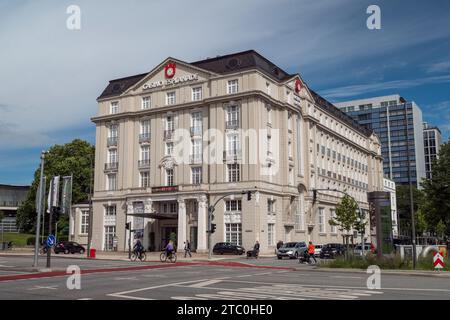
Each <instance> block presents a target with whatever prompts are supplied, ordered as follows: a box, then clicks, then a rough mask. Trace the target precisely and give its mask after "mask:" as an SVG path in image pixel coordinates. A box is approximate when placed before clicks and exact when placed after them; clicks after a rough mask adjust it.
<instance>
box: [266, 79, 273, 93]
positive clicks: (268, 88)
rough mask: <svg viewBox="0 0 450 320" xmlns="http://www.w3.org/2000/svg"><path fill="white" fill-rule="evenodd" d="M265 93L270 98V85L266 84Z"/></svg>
mask: <svg viewBox="0 0 450 320" xmlns="http://www.w3.org/2000/svg"><path fill="white" fill-rule="evenodd" d="M266 93H267V94H268V95H269V96H270V94H271V93H272V92H271V90H270V83H269V82H266Z"/></svg>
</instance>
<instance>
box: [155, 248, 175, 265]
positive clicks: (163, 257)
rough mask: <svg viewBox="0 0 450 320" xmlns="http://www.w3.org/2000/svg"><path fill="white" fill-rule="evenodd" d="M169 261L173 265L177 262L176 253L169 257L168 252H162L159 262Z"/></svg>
mask: <svg viewBox="0 0 450 320" xmlns="http://www.w3.org/2000/svg"><path fill="white" fill-rule="evenodd" d="M167 259H169V261H170V262H172V263H175V262H177V254H176V253H175V252H172V253H171V254H170V255H169V256H167V252H166V251H165V250H164V251H163V252H161V255H160V256H159V260H161V262H166V261H167Z"/></svg>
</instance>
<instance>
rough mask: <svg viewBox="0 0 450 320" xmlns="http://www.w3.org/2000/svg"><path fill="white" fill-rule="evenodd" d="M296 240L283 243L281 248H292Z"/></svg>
mask: <svg viewBox="0 0 450 320" xmlns="http://www.w3.org/2000/svg"><path fill="white" fill-rule="evenodd" d="M296 244H297V242H288V243H285V244H284V245H283V248H294V247H295V245H296Z"/></svg>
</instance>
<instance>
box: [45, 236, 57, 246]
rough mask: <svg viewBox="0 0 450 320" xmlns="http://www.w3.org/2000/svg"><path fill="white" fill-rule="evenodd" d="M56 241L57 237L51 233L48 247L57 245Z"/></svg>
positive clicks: (48, 238)
mask: <svg viewBox="0 0 450 320" xmlns="http://www.w3.org/2000/svg"><path fill="white" fill-rule="evenodd" d="M55 241H56V239H55V236H54V235H52V234H51V235H49V236H48V237H47V246H48V247H53V246H54V245H55Z"/></svg>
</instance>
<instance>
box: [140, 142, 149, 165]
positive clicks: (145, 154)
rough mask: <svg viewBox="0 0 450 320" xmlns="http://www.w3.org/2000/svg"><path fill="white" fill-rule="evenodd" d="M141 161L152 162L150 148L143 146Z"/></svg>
mask: <svg viewBox="0 0 450 320" xmlns="http://www.w3.org/2000/svg"><path fill="white" fill-rule="evenodd" d="M141 161H145V162H147V161H150V146H148V145H147V146H141Z"/></svg>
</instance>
